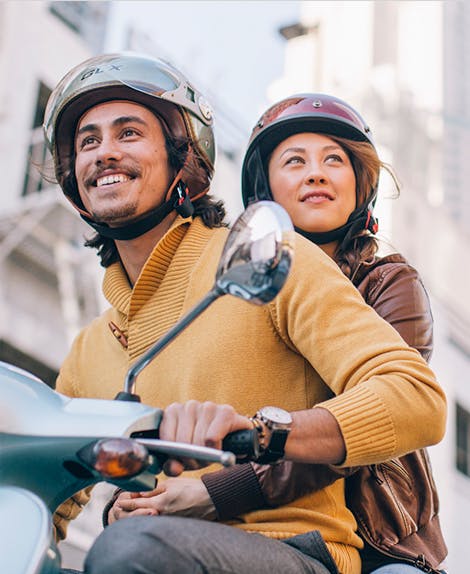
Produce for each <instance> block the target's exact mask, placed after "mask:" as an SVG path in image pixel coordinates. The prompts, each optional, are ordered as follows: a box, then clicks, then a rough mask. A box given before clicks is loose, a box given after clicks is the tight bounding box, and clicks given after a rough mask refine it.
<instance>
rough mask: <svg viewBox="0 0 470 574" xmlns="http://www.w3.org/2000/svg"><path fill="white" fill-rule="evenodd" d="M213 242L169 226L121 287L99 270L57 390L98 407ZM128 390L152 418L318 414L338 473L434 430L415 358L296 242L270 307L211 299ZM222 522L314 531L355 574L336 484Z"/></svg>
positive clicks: (209, 255) (215, 249) (430, 439)
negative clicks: (227, 412) (225, 408)
mask: <svg viewBox="0 0 470 574" xmlns="http://www.w3.org/2000/svg"><path fill="white" fill-rule="evenodd" d="M226 236H227V230H226V229H225V228H219V229H212V230H211V229H208V228H206V227H205V226H204V225H203V224H202V222H201V221H200V219H199V218H196V219H195V220H194V221H193V222H192V223H191V222H190V221H188V220H183V219H181V218H178V219H177V220H176V221H175V223H174V224H173V226H172V227H171V228H170V230H169V231H168V232H167V234H166V235H165V237H164V238H163V239H162V240H161V241H160V242H159V243H158V245H157V246H156V247H155V249H154V251H153V253H152V254H151V256H150V257H149V259H148V261H147V263H146V265H145V267H144V269H143V270H142V273H141V275H140V277H139V278H138V280H137V282H136V284H135V285H134V287H133V288H131V286H130V285H129V282H128V279H127V276H126V274H125V272H124V270H123V268H122V266H121V265H120V264H119V263H116V264H114V265H112V266H111V267H109V268H108V269H107V270H106V275H105V279H104V287H103V288H104V293H105V296H106V297H107V299H108V301H109V303H110V304H111V306H112V307H111V308H110V309H109V310H108V311H106V312H105V313H104V314H103V315H102V316H101V317H99V318H98V319H96V320H95V321H94V322H93V323H91V324H90V325H89V326H88V327H87V328H85V329H84V330H83V331H82V332H81V333H80V334H79V336H78V337H77V339H76V340H75V342H74V345H73V348H72V350H71V352H70V354H69V356H68V357H67V359H66V361H65V362H64V364H63V367H62V369H61V372H60V375H59V379H58V382H57V390H58V391H59V392H61V393H64V394H67V395H70V396H73V397H92V398H106V399H112V398H113V397H114V396H115V395H116V394H117V392H118V391H120V390H122V386H123V381H124V378H125V375H126V371H127V369H128V368H129V366H130V365H131V364H132V363H133V362H134V361H135V359H137V357H139V356H140V355H141V354H142V353H143V352H144V351H145V350H147V349H148V348H149V346H150V345H151V344H152V343H154V342H155V341H156V340H157V339H158V338H159V337H161V336H162V335H163V334H164V333H165V332H166V331H167V330H168V329H169V328H170V327H171V326H172V325H173V324H174V323H175V322H176V321H177V320H178V318H179V317H180V316H181V315H182V314H183V313H185V312H186V311H188V310H189V309H190V308H191V307H192V306H193V305H194V304H196V303H197V302H198V301H199V299H200V298H201V297H202V296H203V295H205V293H206V292H207V291H208V290H209V289H210V288H211V287H212V285H213V282H214V277H215V272H216V268H217V262H218V259H219V256H220V254H221V252H222V248H223V244H224V242H225V239H226ZM111 321H112V322H113V323H115V324H116V325H117V326H118V327H119V329H121V330H122V331H123V332H124V333H125V335H126V337H127V340H128V347H127V349H126V348H125V347H124V346H123V345H122V344H121V343H120V342H119V341H118V340H117V339H116V337H115V336H114V335H113V334H112V332H111V329H110V327H109V323H110V322H111ZM137 393H138V394H139V395H140V396H141V399H142V401H143V402H144V403H148V404H150V405H153V406H158V407H161V408H164V407H165V406H167V405H168V404H170V403H172V402H174V401H179V402H182V401H187V400H189V399H196V400H199V401H205V400H211V401H214V402H220V403H229V404H231V405H233V406H234V407H235V408H236V409H237V410H238V411H239V412H240V413H242V414H247V415H252V414H254V413H255V412H256V410H257V409H258V408H259V407H261V406H263V405H276V406H280V407H283V408H285V409H287V410H291V411H292V410H300V409H307V408H311V407H314V406H315V405H318V404H321V405H322V407H323V408H327V409H328V410H329V411H330V412H331V413H332V414H333V415H334V416H335V417H336V419H337V421H338V424H339V426H340V428H341V431H342V434H343V437H344V440H345V444H346V449H347V457H346V460H345V461H344V465H345V466H357V465H363V464H371V463H374V462H379V461H382V460H385V459H388V458H391V457H394V456H397V455H400V454H403V453H405V452H409V451H412V450H415V449H417V448H421V447H424V446H427V445H429V444H433V443H436V442H438V441H439V440H440V439H441V438H442V435H443V432H444V426H445V398H444V395H443V392H442V390H441V389H440V388H439V385H438V384H437V382H436V380H435V377H434V375H433V373H432V371H431V370H430V369H429V367H428V366H427V365H426V363H425V361H424V360H423V359H422V358H421V356H420V355H419V353H418V352H416V351H415V350H413V349H411V348H409V347H408V346H407V345H406V344H405V343H404V342H403V341H402V339H401V338H400V336H399V335H398V334H397V332H396V331H395V329H393V327H391V326H390V325H388V324H387V323H386V322H385V321H383V320H382V319H381V318H379V317H378V315H377V314H376V313H375V312H374V311H373V310H372V309H371V308H370V307H369V306H368V305H366V304H365V303H364V301H363V299H362V297H361V295H360V294H359V293H358V291H357V290H356V289H355V287H354V286H353V285H352V284H351V283H350V282H349V281H348V280H347V279H346V278H345V277H344V275H343V274H342V273H341V271H340V270H339V269H338V267H337V265H336V264H335V263H334V262H333V261H332V260H330V259H329V258H328V257H327V256H326V255H325V254H324V253H323V252H322V251H321V250H320V249H319V248H318V247H316V246H315V245H314V244H312V243H310V242H308V241H306V240H304V239H303V238H301V237H300V236H298V237H296V246H295V255H294V264H293V269H292V272H291V275H290V277H289V279H288V280H287V282H286V285H285V286H284V288H283V290H282V291H281V293H280V294H279V296H278V297H277V298H276V299H275V300H274V301H273V302H271V303H269V304H268V305H266V306H256V305H250V304H248V303H246V302H243V301H241V300H239V299H236V298H234V297H232V296H226V297H223V298H221V299H219V300H218V301H216V302H215V303H214V304H213V305H212V306H211V307H210V308H209V309H208V310H207V311H206V312H205V313H204V314H203V315H201V316H200V317H198V318H197V319H196V321H195V322H194V323H193V324H192V325H190V326H189V328H187V329H186V331H184V332H183V333H182V334H181V335H180V336H179V337H178V338H177V339H176V340H175V341H174V342H173V343H172V344H171V345H169V346H168V347H167V348H166V349H165V350H164V351H163V352H162V353H161V354H160V355H159V356H158V357H157V358H156V359H155V360H154V362H152V363H151V364H150V365H149V366H148V367H147V368H146V369H144V371H143V372H142V373H141V375H140V376H139V378H138V380H137ZM210 470H213V468H211V469H210ZM205 471H207V469H206V470H205ZM71 515H73V511H71ZM233 525H234V526H236V527H238V528H242V529H244V530H248V531H255V532H260V533H262V534H265V535H267V536H271V537H276V538H285V537H289V536H292V535H295V534H299V533H303V532H306V531H309V530H319V531H320V532H321V534H322V536H323V538H324V539H325V541H326V543H327V545H328V548H329V550H330V552H331V553H332V555H333V557H334V559H335V561H336V563H337V564H338V568H339V570H340V572H342V573H344V574H359V573H360V560H359V556H358V552H357V549H358V548H360V547H361V544H362V543H361V541H360V539H359V537H358V536H357V535H356V533H355V530H356V524H355V521H354V518H353V516H352V514H351V513H350V512H349V510H348V509H347V508H346V505H345V500H344V484H343V481H342V480H338V481H337V482H336V483H334V484H333V485H331V486H328V487H327V488H325V489H323V490H321V491H319V492H316V493H313V494H309V495H306V496H303V497H302V498H300V499H297V500H295V501H294V502H292V503H290V504H288V505H285V506H282V507H279V508H274V509H266V510H259V511H255V512H250V513H248V514H246V515H244V516H241V517H240V518H239V520H237V521H236V522H234V523H233Z"/></svg>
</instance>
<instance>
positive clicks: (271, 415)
mask: <svg viewBox="0 0 470 574" xmlns="http://www.w3.org/2000/svg"><path fill="white" fill-rule="evenodd" d="M259 414H260V415H261V416H262V417H266V419H268V420H269V421H272V422H273V423H279V424H282V425H290V424H291V423H292V417H291V415H290V413H289V412H287V411H285V410H284V409H280V408H279V407H263V408H261V409H260V410H259Z"/></svg>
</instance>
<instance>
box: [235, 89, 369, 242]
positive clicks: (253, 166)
mask: <svg viewBox="0 0 470 574" xmlns="http://www.w3.org/2000/svg"><path fill="white" fill-rule="evenodd" d="M304 132H313V133H322V134H325V135H332V136H338V137H342V138H346V139H350V140H354V141H361V142H366V143H369V144H370V145H371V146H372V147H373V148H374V149H375V145H374V142H373V139H372V134H371V131H370V128H369V127H368V125H367V124H366V122H365V121H364V120H363V118H362V117H361V115H360V114H359V113H358V112H357V111H356V110H355V109H354V108H353V107H351V106H350V105H349V104H348V103H346V102H345V101H343V100H341V99H339V98H336V97H335V96H330V95H328V94H316V93H315V94H297V95H293V96H290V97H288V98H285V99H284V100H281V101H280V102H278V103H276V104H274V105H273V106H271V107H270V108H269V109H268V110H267V111H266V112H264V114H263V115H262V116H261V118H260V119H259V120H258V122H257V123H256V125H255V127H254V128H253V131H252V133H251V137H250V141H249V143H248V149H247V151H246V154H245V158H244V161H243V167H242V196H243V203H244V205H245V206H246V205H248V204H249V203H251V202H253V201H259V200H272V199H273V196H272V193H271V188H270V186H269V180H268V170H267V166H268V161H269V157H270V155H271V153H272V152H273V150H274V148H275V147H276V146H277V145H278V144H279V143H281V142H282V141H284V140H285V139H287V138H288V137H290V136H292V135H294V134H298V133H304ZM376 196H377V189H376V188H374V189H371V191H370V194H369V196H368V198H367V202H366V205H358V206H357V208H356V209H355V210H354V211H353V213H352V214H351V215H350V217H349V219H348V222H347V223H346V225H344V226H342V227H341V228H338V229H336V230H332V231H329V232H325V233H308V232H304V231H303V230H300V229H299V230H297V231H299V232H301V233H302V234H303V235H305V236H307V237H308V238H309V239H311V240H312V241H314V242H315V243H329V242H330V241H334V240H341V239H344V237H345V236H346V235H348V236H351V234H352V233H353V232H354V233H355V232H356V231H358V230H359V229H368V230H369V231H371V232H372V233H375V232H376V231H377V227H378V226H377V221H376V220H375V218H374V217H373V215H372V209H373V206H374V204H375V201H376Z"/></svg>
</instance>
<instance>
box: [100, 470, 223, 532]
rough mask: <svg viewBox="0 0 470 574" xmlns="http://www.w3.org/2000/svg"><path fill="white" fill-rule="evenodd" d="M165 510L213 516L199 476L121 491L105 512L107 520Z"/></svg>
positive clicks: (210, 517)
mask: <svg viewBox="0 0 470 574" xmlns="http://www.w3.org/2000/svg"><path fill="white" fill-rule="evenodd" d="M160 514H168V515H173V516H186V517H191V518H200V519H204V520H215V519H216V512H215V507H214V504H213V503H212V500H211V498H210V496H209V493H208V492H207V488H206V487H205V486H204V483H203V482H202V480H200V479H197V478H182V477H179V478H168V479H167V480H164V481H162V482H161V483H160V484H159V485H158V486H157V487H156V488H155V489H154V490H150V491H148V492H122V493H121V494H120V495H119V496H118V498H117V499H116V502H115V503H114V505H113V506H112V508H111V510H110V511H109V514H108V523H109V524H112V523H113V522H115V521H116V520H120V519H122V518H127V517H128V516H157V515H160Z"/></svg>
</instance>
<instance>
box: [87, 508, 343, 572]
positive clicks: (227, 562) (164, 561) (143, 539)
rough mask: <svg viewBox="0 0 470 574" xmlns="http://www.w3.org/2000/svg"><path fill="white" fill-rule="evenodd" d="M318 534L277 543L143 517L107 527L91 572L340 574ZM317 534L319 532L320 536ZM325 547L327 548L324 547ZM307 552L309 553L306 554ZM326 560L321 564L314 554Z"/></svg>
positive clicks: (93, 553) (228, 529) (227, 529)
mask: <svg viewBox="0 0 470 574" xmlns="http://www.w3.org/2000/svg"><path fill="white" fill-rule="evenodd" d="M312 534H313V533H308V534H305V535H300V536H295V537H292V538H290V539H288V540H287V541H285V542H286V543H284V542H281V541H279V540H273V539H270V538H267V537H265V536H262V535H260V534H256V533H248V532H244V531H243V530H240V529H238V528H234V527H232V526H226V525H224V524H219V523H214V522H207V521H204V520H195V519H192V518H181V517H174V516H158V517H154V516H138V517H134V518H125V519H123V520H118V521H117V522H114V523H113V524H111V526H108V527H106V528H105V530H104V531H103V532H102V533H101V534H100V536H99V537H98V538H97V540H96V541H95V543H94V544H93V546H92V548H91V550H90V552H89V553H88V556H87V559H86V562H85V572H86V574H247V573H248V572H249V573H250V574H276V573H282V574H287V573H294V572H295V573H296V574H337V570H336V566H335V565H334V563H333V562H332V559H331V555H330V554H329V552H328V550H327V549H326V546H325V544H324V542H323V541H322V540H321V537H320V543H321V544H320V547H318V544H317V542H318V540H315V539H314V538H313V537H312ZM316 534H317V536H318V533H316ZM322 545H323V546H322ZM304 548H305V550H304ZM307 552H310V553H311V554H312V553H313V555H316V556H321V559H322V560H323V562H325V563H330V568H327V567H326V566H325V565H324V564H323V563H322V562H320V561H319V560H317V559H315V558H313V557H312V555H309V554H308V553H307Z"/></svg>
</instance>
